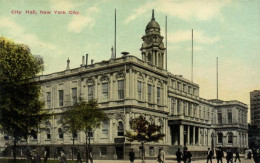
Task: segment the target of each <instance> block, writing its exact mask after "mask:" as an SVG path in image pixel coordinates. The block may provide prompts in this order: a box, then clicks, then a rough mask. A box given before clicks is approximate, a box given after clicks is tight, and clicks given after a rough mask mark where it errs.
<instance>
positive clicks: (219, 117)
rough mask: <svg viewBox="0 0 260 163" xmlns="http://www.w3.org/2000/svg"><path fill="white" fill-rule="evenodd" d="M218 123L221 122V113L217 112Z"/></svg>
mask: <svg viewBox="0 0 260 163" xmlns="http://www.w3.org/2000/svg"><path fill="white" fill-rule="evenodd" d="M218 124H222V113H221V112H218Z"/></svg>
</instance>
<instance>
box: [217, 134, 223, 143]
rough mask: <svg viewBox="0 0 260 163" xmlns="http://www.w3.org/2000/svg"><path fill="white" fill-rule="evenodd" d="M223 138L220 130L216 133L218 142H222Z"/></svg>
mask: <svg viewBox="0 0 260 163" xmlns="http://www.w3.org/2000/svg"><path fill="white" fill-rule="evenodd" d="M222 140H223V134H222V132H219V133H218V143H221V144H222V142H223V141H222Z"/></svg>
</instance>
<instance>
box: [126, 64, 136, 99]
mask: <svg viewBox="0 0 260 163" xmlns="http://www.w3.org/2000/svg"><path fill="white" fill-rule="evenodd" d="M133 79H134V76H133V71H132V68H130V69H129V85H128V86H129V87H128V88H126V89H128V90H129V97H130V98H133V91H134V82H133Z"/></svg>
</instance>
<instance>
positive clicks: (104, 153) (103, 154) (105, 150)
mask: <svg viewBox="0 0 260 163" xmlns="http://www.w3.org/2000/svg"><path fill="white" fill-rule="evenodd" d="M100 154H101V156H106V155H107V148H106V147H100Z"/></svg>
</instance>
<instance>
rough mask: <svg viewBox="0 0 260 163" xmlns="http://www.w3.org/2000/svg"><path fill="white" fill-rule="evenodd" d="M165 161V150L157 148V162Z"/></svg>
mask: <svg viewBox="0 0 260 163" xmlns="http://www.w3.org/2000/svg"><path fill="white" fill-rule="evenodd" d="M164 161H165V152H164V151H163V148H162V147H161V148H159V153H158V162H159V163H164Z"/></svg>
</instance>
